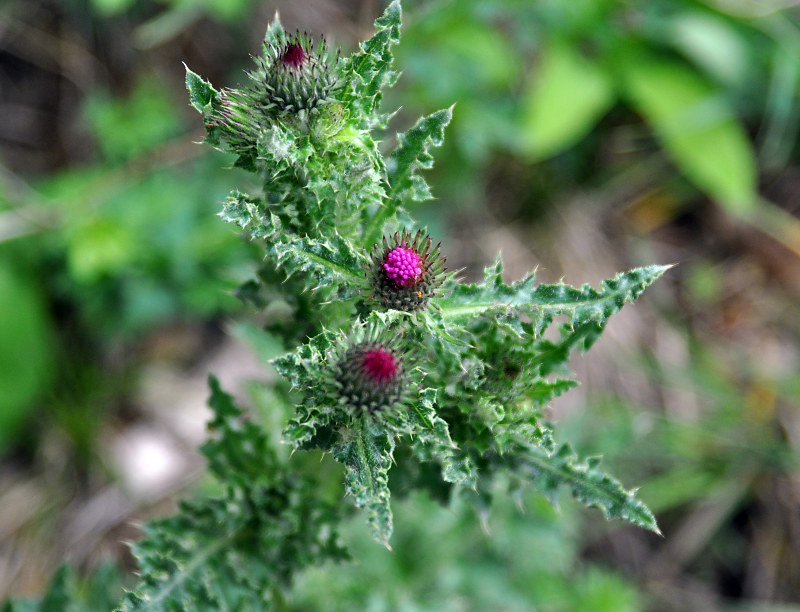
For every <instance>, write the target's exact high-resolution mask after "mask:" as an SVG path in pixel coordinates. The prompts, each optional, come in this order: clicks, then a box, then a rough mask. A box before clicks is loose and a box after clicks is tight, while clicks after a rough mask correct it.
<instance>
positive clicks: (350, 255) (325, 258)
mask: <svg viewBox="0 0 800 612" xmlns="http://www.w3.org/2000/svg"><path fill="white" fill-rule="evenodd" d="M267 253H268V255H269V256H270V257H271V258H272V259H273V260H274V261H275V262H276V264H277V266H278V267H279V268H280V269H282V270H283V271H284V272H285V273H286V274H287V276H291V275H293V274H300V275H301V276H302V278H303V279H304V282H305V283H306V286H307V287H309V288H311V289H317V288H320V287H325V288H332V295H333V296H335V297H336V299H340V300H344V299H348V298H351V297H353V296H355V295H357V294H358V293H359V289H360V285H361V281H362V280H363V278H364V273H365V271H366V270H367V268H368V261H367V258H366V255H365V254H364V252H363V251H360V250H357V249H356V248H355V247H354V246H353V245H352V243H350V241H349V240H347V239H345V238H343V237H341V236H340V235H339V234H336V233H334V234H333V235H332V236H330V237H328V238H326V239H325V240H316V239H313V238H296V237H290V238H289V239H288V240H284V241H281V240H275V241H273V242H271V243H269V244H268V245H267Z"/></svg>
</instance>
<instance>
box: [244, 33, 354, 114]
mask: <svg viewBox="0 0 800 612" xmlns="http://www.w3.org/2000/svg"><path fill="white" fill-rule="evenodd" d="M338 61H339V56H338V55H337V56H336V58H335V59H334V60H333V62H332V63H330V64H329V62H328V47H327V44H326V43H325V39H324V38H323V39H321V40H320V42H319V43H317V44H315V43H314V41H313V40H312V39H311V38H310V37H309V36H308V34H307V33H305V32H303V33H302V34H301V33H300V32H297V33H295V34H292V35H287V34H284V33H283V32H281V35H280V36H278V37H277V38H276V39H275V40H274V41H266V42H265V43H264V54H263V55H262V56H261V57H257V58H256V64H257V67H256V69H255V70H254V71H252V72H249V73H248V76H249V77H250V79H251V80H252V81H253V83H252V85H251V87H250V90H249V91H250V93H251V94H252V96H253V98H254V99H255V100H256V101H257V102H258V103H259V105H260V106H261V108H262V109H263V110H265V111H270V110H276V111H277V112H279V113H300V112H302V111H311V110H313V109H315V108H317V107H318V106H320V105H322V104H325V103H326V102H329V101H330V100H331V99H332V92H333V90H334V89H335V87H336V70H335V65H336V63H338Z"/></svg>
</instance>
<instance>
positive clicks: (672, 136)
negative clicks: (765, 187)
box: [616, 49, 756, 215]
mask: <svg viewBox="0 0 800 612" xmlns="http://www.w3.org/2000/svg"><path fill="white" fill-rule="evenodd" d="M616 66H617V68H618V70H619V75H620V77H621V83H620V84H621V89H622V91H621V93H622V94H623V95H624V96H625V97H626V98H627V99H628V100H629V101H630V103H631V104H632V106H633V107H634V108H635V109H636V110H637V111H638V112H639V113H641V115H642V116H643V117H644V118H645V119H646V120H647V122H648V123H649V124H650V126H651V127H652V128H653V130H654V131H655V133H656V136H657V137H658V139H659V140H660V141H661V144H662V145H663V147H664V149H666V151H667V153H668V154H669V156H670V157H671V158H672V160H673V161H674V162H675V164H676V165H677V166H678V167H679V168H680V169H681V170H682V171H683V173H684V174H685V175H686V177H687V178H688V179H689V180H691V181H692V182H693V183H694V184H695V185H696V186H697V187H699V188H700V189H701V190H702V191H704V192H705V193H707V194H708V195H709V196H710V197H712V198H713V199H715V200H717V201H718V202H719V203H720V204H722V205H723V206H725V208H726V209H727V210H728V211H730V212H732V213H735V214H741V215H746V214H748V213H750V212H751V211H752V210H753V208H754V206H755V203H756V160H755V155H754V153H753V149H752V147H751V145H750V141H749V139H748V137H747V134H746V133H745V131H744V128H743V127H742V125H741V124H740V123H739V121H738V120H737V119H736V118H735V117H734V115H733V113H732V112H731V111H730V109H729V108H728V107H727V105H726V104H725V102H724V101H723V100H721V99H720V98H719V97H718V95H717V93H716V92H715V90H714V88H713V87H711V85H709V84H708V83H707V82H706V81H705V80H704V79H703V78H702V77H701V76H700V75H699V74H698V73H696V72H695V71H694V70H692V69H691V68H689V67H688V66H686V65H684V64H682V63H680V62H676V61H672V60H670V59H667V58H664V57H654V56H652V55H649V54H647V53H642V52H640V51H639V50H638V49H628V50H627V52H626V53H624V54H620V55H618V56H617V57H616Z"/></svg>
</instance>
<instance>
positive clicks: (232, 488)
mask: <svg viewBox="0 0 800 612" xmlns="http://www.w3.org/2000/svg"><path fill="white" fill-rule="evenodd" d="M209 382H210V385H211V390H212V395H211V400H210V403H209V404H210V406H211V408H212V410H213V412H214V417H213V419H212V420H211V422H210V423H209V427H210V429H212V431H213V432H214V434H215V437H214V439H212V440H211V441H209V442H208V443H206V445H205V446H204V447H203V452H204V454H205V455H206V457H207V458H208V460H209V463H210V464H211V466H212V471H213V472H214V473H215V474H216V475H217V476H218V477H219V478H221V479H222V482H223V483H224V485H225V496H224V497H219V498H211V499H205V500H201V501H197V502H192V503H186V502H184V503H182V504H181V507H180V510H179V512H178V513H177V514H176V515H175V516H172V517H169V518H166V519H161V520H158V521H154V522H151V523H149V524H148V525H147V527H146V528H145V537H144V538H143V539H142V540H140V541H139V542H137V543H136V544H135V545H134V547H133V550H134V554H135V555H136V558H137V560H138V562H139V571H140V575H141V579H140V582H139V584H138V585H137V586H136V588H135V589H134V590H132V591H131V592H129V593H127V594H126V597H125V600H124V602H123V604H122V607H121V608H120V610H123V611H129V610H150V611H157V610H158V611H160V610H187V611H188V610H211V609H213V610H233V609H236V610H267V609H272V605H273V604H274V602H273V593H274V590H273V589H274V587H282V588H286V586H287V585H288V582H289V580H290V579H291V576H292V575H293V573H294V572H295V571H297V569H298V568H300V567H303V566H305V565H308V564H309V563H312V562H321V561H323V560H326V559H331V558H332V559H340V558H342V557H343V556H344V555H345V553H344V551H343V549H342V548H341V546H340V545H339V544H338V535H337V531H336V525H337V524H338V521H339V520H340V517H339V515H338V512H336V511H335V509H334V508H332V507H331V506H329V505H328V504H327V503H325V502H324V501H322V500H321V499H320V498H319V497H318V495H317V493H316V490H315V487H314V486H313V485H312V484H311V483H310V482H309V481H307V480H304V479H301V478H298V477H297V476H296V475H295V474H294V473H293V471H292V470H290V469H288V468H287V467H285V466H283V465H280V464H279V463H278V462H277V460H276V458H275V455H274V453H272V452H271V450H270V449H269V447H268V444H267V442H266V434H265V432H264V431H263V430H261V428H260V427H258V426H257V425H256V424H254V423H251V422H249V421H244V420H243V418H242V417H243V414H242V411H241V410H240V409H239V408H238V407H237V406H236V405H235V404H234V402H233V398H232V397H231V396H230V395H228V394H227V393H225V392H224V391H222V389H221V388H220V386H219V383H218V382H217V381H216V379H214V378H213V377H212V378H210V381H209ZM262 440H263V441H262Z"/></svg>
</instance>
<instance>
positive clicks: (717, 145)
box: [399, 0, 800, 215]
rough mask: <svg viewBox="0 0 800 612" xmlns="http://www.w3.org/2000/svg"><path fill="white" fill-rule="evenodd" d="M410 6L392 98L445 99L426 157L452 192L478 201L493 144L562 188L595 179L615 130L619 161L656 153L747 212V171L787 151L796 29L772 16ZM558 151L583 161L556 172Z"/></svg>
mask: <svg viewBox="0 0 800 612" xmlns="http://www.w3.org/2000/svg"><path fill="white" fill-rule="evenodd" d="M410 4H412V7H413V5H414V4H415V3H410ZM748 11H750V12H749V13H748ZM413 14H414V18H413V22H412V23H411V24H410V25H409V28H408V32H407V34H406V36H405V37H404V39H403V41H402V43H401V45H400V53H399V55H400V58H401V59H400V61H401V63H402V64H403V65H404V66H406V69H405V72H404V85H403V87H402V91H401V93H400V94H399V98H400V101H401V102H402V104H403V106H404V107H405V108H409V109H411V111H412V113H413V112H414V111H416V110H417V109H418V108H420V107H421V108H423V109H425V108H436V107H438V106H441V105H442V104H443V103H444V101H445V100H452V99H456V100H458V111H457V112H456V113H455V118H454V122H453V126H452V134H451V138H450V141H451V143H452V144H451V145H450V146H448V147H447V150H448V151H449V152H450V156H451V160H452V161H450V163H447V162H445V163H443V164H442V168H443V172H445V173H446V174H447V176H446V177H445V180H446V184H447V189H446V190H445V191H448V192H450V193H453V192H455V193H457V194H458V196H460V197H458V196H455V197H453V199H455V200H459V199H461V200H466V201H467V202H472V203H473V204H474V203H476V202H478V203H479V202H480V198H481V193H482V189H481V187H482V181H483V180H485V171H486V169H487V166H486V163H487V161H488V159H489V155H491V154H492V153H493V152H500V153H506V154H510V155H513V156H516V157H519V158H521V159H524V160H526V161H527V162H528V163H531V162H544V167H545V168H548V167H550V168H552V169H553V170H552V171H553V172H554V173H556V174H559V173H560V174H561V176H558V177H557V179H556V180H558V179H560V181H561V182H559V183H558V187H562V188H563V187H566V186H568V185H569V182H570V181H572V182H573V183H574V181H575V180H576V179H578V180H580V179H586V178H588V179H589V180H592V179H595V180H596V178H597V174H598V172H599V171H602V170H603V165H604V164H606V163H607V161H606V160H603V159H601V158H600V156H601V155H603V154H605V155H606V156H607V154H608V150H607V149H608V145H609V144H611V145H613V144H614V141H615V140H619V139H620V138H621V140H622V143H621V144H619V147H621V149H620V151H619V152H620V153H623V154H624V155H625V163H627V164H631V163H636V161H637V158H641V157H648V156H652V155H661V153H663V154H665V155H666V157H667V158H668V159H669V160H670V161H671V162H672V164H674V167H675V170H676V171H677V172H678V173H679V174H680V175H682V176H683V177H685V178H686V179H688V181H689V182H690V183H692V184H693V185H695V187H696V188H697V189H699V190H700V191H701V192H702V193H704V194H706V195H707V196H709V197H711V198H712V199H714V200H716V201H717V202H719V203H720V204H721V205H723V206H724V207H726V208H727V209H728V210H729V211H730V212H733V213H736V214H741V215H750V214H752V211H753V209H754V207H756V205H757V195H756V177H757V174H758V172H759V167H760V166H761V167H775V166H776V165H780V164H781V163H784V162H785V161H786V156H787V155H788V154H789V152H790V151H791V149H792V147H793V143H794V141H795V136H796V134H797V106H796V104H795V101H796V99H797V94H798V82H797V78H798V70H797V65H798V63H797V61H796V60H797V59H798V53H800V30H798V27H797V22H796V20H793V19H791V18H790V17H789V16H788V14H787V13H784V12H781V11H775V10H770V9H769V8H768V7H761V8H760V9H759V7H756V6H750V7H748V6H744V5H741V6H739V5H737V4H730V5H728V4H724V3H718V2H712V1H710V0H708V1H703V0H658V1H656V2H648V3H630V2H625V1H622V0H605V1H603V2H593V1H592V2H590V1H585V2H583V1H582V2H558V1H545V2H523V1H515V0H507V1H504V2H497V1H495V0H470V1H466V2H455V1H439V2H432V3H419V4H416V11H415V12H414V13H413ZM792 62H793V63H792ZM637 117H638V119H637ZM640 122H643V124H641V125H640V124H639V123H640ZM632 130H633V131H632ZM756 131H757V132H758V137H757V138H756V139H753V138H752V137H751V134H753V133H754V132H756ZM626 134H627V135H629V136H628V137H625V136H626ZM630 135H633V136H634V138H633V139H632V140H631V138H630ZM565 152H570V154H571V155H572V156H573V157H575V155H576V154H577V156H578V159H581V158H582V159H583V160H585V161H584V162H583V164H595V167H594V170H587V172H588V176H585V175H584V176H580V175H576V174H574V173H568V174H566V175H565V174H564V170H565V169H568V168H569V164H567V165H565V164H564V163H563V162H561V163H560V165H556V166H553V164H554V163H558V162H557V160H558V158H559V157H560V156H561V155H562V154H564V153H565ZM465 166H466V167H469V168H471V169H472V170H473V171H471V172H470V171H465V169H464V168H465ZM539 172H541V170H539ZM459 186H460V188H459ZM451 190H455V191H451Z"/></svg>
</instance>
